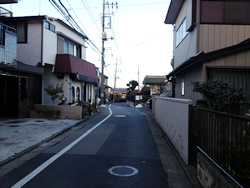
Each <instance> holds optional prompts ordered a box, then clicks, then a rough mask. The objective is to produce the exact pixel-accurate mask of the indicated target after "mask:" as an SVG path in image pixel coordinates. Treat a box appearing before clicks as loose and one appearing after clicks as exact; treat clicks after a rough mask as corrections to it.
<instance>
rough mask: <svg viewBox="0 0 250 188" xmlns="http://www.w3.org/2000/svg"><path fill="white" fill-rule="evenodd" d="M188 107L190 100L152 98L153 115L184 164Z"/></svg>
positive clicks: (186, 152)
mask: <svg viewBox="0 0 250 188" xmlns="http://www.w3.org/2000/svg"><path fill="white" fill-rule="evenodd" d="M189 105H192V100H189V99H176V98H168V97H153V114H154V117H155V119H156V121H157V122H158V123H159V125H160V126H161V128H162V129H163V130H164V132H165V133H166V134H167V136H168V138H169V139H170V140H171V142H172V143H173V145H174V146H175V148H176V149H177V151H178V152H179V154H180V155H181V156H182V158H183V159H184V161H185V162H186V164H188V124H189Z"/></svg>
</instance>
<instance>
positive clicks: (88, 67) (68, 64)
mask: <svg viewBox="0 0 250 188" xmlns="http://www.w3.org/2000/svg"><path fill="white" fill-rule="evenodd" d="M54 72H55V73H68V74H70V73H73V74H76V75H77V79H78V80H81V81H85V82H90V83H96V84H97V83H98V77H97V71H96V67H95V65H94V64H92V63H89V62H87V61H85V60H83V59H80V58H77V57H75V56H72V55H69V54H57V55H56V63H55V70H54Z"/></svg>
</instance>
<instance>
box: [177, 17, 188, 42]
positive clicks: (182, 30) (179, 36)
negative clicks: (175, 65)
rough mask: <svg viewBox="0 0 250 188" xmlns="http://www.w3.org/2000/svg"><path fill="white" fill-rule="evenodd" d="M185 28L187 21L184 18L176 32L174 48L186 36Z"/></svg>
mask: <svg viewBox="0 0 250 188" xmlns="http://www.w3.org/2000/svg"><path fill="white" fill-rule="evenodd" d="M186 28H187V20H186V18H184V20H183V21H182V22H181V25H180V26H179V28H178V29H177V31H176V46H178V45H179V44H180V43H181V42H182V40H183V39H184V38H185V37H186V36H187V34H188V31H186Z"/></svg>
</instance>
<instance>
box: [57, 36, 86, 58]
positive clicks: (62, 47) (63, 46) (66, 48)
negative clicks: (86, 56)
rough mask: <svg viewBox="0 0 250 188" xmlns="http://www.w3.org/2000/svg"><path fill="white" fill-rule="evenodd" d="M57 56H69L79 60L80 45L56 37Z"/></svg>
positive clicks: (64, 38) (61, 37)
mask: <svg viewBox="0 0 250 188" xmlns="http://www.w3.org/2000/svg"><path fill="white" fill-rule="evenodd" d="M57 53H58V54H70V55H73V56H75V57H78V58H81V45H79V44H77V43H75V42H72V41H71V40H69V39H67V38H66V37H64V36H61V35H60V36H58V50H57Z"/></svg>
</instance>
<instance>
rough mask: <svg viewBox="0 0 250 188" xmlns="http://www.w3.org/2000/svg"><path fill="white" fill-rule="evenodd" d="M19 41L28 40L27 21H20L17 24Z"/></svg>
mask: <svg viewBox="0 0 250 188" xmlns="http://www.w3.org/2000/svg"><path fill="white" fill-rule="evenodd" d="M16 30H17V42H26V23H25V22H19V23H17V26H16Z"/></svg>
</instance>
